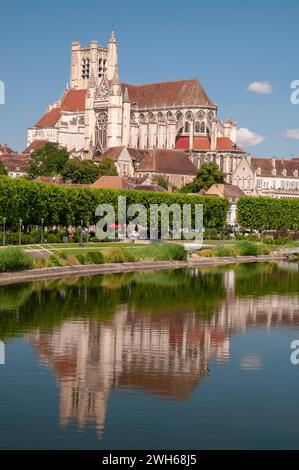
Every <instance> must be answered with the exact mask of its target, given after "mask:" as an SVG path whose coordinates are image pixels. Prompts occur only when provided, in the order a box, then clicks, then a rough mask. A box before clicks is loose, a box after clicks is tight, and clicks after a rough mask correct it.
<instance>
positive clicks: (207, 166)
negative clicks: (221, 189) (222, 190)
mask: <svg viewBox="0 0 299 470" xmlns="http://www.w3.org/2000/svg"><path fill="white" fill-rule="evenodd" d="M225 176H226V175H225V173H224V172H223V171H222V170H220V168H219V167H218V165H216V163H211V162H210V163H204V164H203V165H202V166H201V167H200V168H199V170H198V171H197V173H196V177H195V178H194V180H193V181H192V182H191V183H187V184H186V185H185V186H183V187H182V189H181V192H183V193H198V192H199V191H200V190H201V189H205V190H206V191H207V190H208V189H209V188H210V187H211V186H213V184H215V183H218V184H223V183H225Z"/></svg>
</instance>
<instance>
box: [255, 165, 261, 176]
mask: <svg viewBox="0 0 299 470" xmlns="http://www.w3.org/2000/svg"><path fill="white" fill-rule="evenodd" d="M256 174H257V175H261V174H262V170H261V168H260V167H258V169H257V170H256Z"/></svg>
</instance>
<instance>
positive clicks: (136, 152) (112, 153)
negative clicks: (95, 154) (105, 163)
mask: <svg viewBox="0 0 299 470" xmlns="http://www.w3.org/2000/svg"><path fill="white" fill-rule="evenodd" d="M125 148H126V149H127V151H128V153H129V155H130V157H131V159H132V160H133V161H136V162H141V160H143V158H144V157H145V156H146V155H147V154H148V153H149V151H148V150H143V149H133V148H130V147H125V146H124V145H123V146H120V147H110V148H109V149H107V150H106V151H105V152H103V153H102V154H101V155H100V156H99V158H98V159H99V160H103V159H105V158H109V159H110V160H113V161H117V159H118V158H119V156H120V154H121V152H122V151H123V150H124V149H125Z"/></svg>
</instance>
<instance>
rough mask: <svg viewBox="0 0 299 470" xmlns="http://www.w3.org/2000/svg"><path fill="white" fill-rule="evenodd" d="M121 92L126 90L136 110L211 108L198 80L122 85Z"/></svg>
mask: <svg viewBox="0 0 299 470" xmlns="http://www.w3.org/2000/svg"><path fill="white" fill-rule="evenodd" d="M121 86H122V90H123V92H125V89H126V88H127V89H128V92H129V99H130V101H131V103H132V105H136V106H137V107H138V108H154V107H163V106H181V105H182V104H184V105H185V106H213V107H215V105H214V103H213V102H212V101H211V100H210V98H209V97H208V95H207V94H206V92H205V90H204V89H203V87H202V86H201V84H200V83H199V81H198V80H178V81H173V82H160V83H149V84H146V85H131V84H128V83H122V84H121Z"/></svg>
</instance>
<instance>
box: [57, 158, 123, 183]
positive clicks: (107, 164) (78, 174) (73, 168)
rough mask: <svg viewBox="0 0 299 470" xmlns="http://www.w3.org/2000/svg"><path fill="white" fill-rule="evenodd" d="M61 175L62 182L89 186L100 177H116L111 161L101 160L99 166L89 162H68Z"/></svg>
mask: <svg viewBox="0 0 299 470" xmlns="http://www.w3.org/2000/svg"><path fill="white" fill-rule="evenodd" d="M61 175H62V177H63V179H64V181H70V182H71V183H74V184H91V183H94V182H95V181H96V180H97V179H98V178H99V177H100V176H103V175H109V176H116V175H117V171H116V167H115V165H114V163H113V161H112V160H108V159H106V160H102V161H101V162H100V163H99V164H96V163H93V162H92V161H91V160H84V161H81V160H68V162H67V163H66V164H65V167H64V169H63V171H62V172H61Z"/></svg>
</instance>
